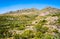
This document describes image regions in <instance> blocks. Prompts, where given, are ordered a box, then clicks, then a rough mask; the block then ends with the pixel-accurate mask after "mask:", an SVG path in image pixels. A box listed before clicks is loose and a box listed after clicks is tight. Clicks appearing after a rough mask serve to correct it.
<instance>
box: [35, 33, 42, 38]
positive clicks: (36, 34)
mask: <svg viewBox="0 0 60 39" xmlns="http://www.w3.org/2000/svg"><path fill="white" fill-rule="evenodd" d="M35 37H38V38H42V37H43V33H42V32H36V33H35Z"/></svg>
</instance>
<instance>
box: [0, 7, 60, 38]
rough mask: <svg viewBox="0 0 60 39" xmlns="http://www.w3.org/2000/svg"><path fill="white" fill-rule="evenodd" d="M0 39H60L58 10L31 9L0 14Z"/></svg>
mask: <svg viewBox="0 0 60 39" xmlns="http://www.w3.org/2000/svg"><path fill="white" fill-rule="evenodd" d="M0 39H60V9H57V8H52V7H47V8H44V9H42V10H39V9H36V8H31V9H22V10H17V11H10V12H8V13H5V14H1V15H0Z"/></svg>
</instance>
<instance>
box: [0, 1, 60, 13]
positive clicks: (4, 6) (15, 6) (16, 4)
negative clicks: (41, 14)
mask: <svg viewBox="0 0 60 39" xmlns="http://www.w3.org/2000/svg"><path fill="white" fill-rule="evenodd" d="M47 6H51V7H56V8H60V0H0V14H1V13H5V12H9V11H15V10H19V9H24V8H38V9H42V8H45V7H47Z"/></svg>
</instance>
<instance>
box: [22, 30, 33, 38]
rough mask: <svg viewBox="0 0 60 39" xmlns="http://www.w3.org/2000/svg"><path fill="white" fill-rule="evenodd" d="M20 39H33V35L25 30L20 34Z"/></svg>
mask: <svg viewBox="0 0 60 39" xmlns="http://www.w3.org/2000/svg"><path fill="white" fill-rule="evenodd" d="M21 36H22V39H28V38H33V37H34V33H33V32H32V31H31V30H26V31H24V33H22V35H21Z"/></svg>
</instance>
